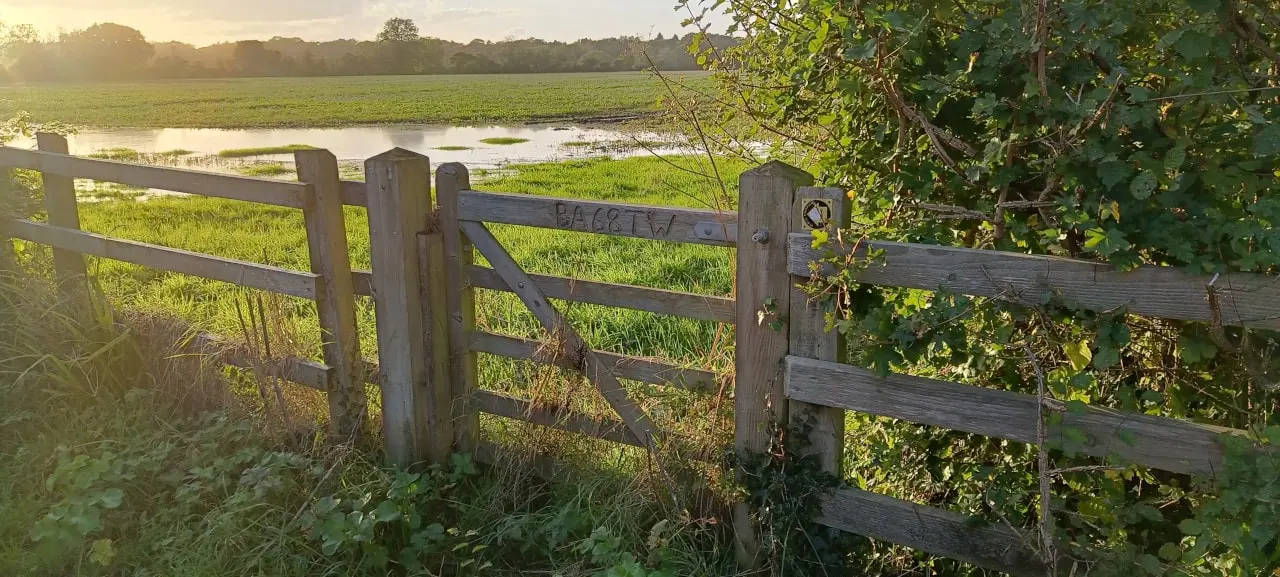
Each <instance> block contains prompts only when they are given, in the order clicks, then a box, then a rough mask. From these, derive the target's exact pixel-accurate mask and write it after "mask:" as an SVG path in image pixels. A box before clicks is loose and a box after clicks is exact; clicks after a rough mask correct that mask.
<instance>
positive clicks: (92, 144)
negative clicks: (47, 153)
mask: <svg viewBox="0 0 1280 577" xmlns="http://www.w3.org/2000/svg"><path fill="white" fill-rule="evenodd" d="M68 140H69V144H70V148H71V153H72V154H75V155H78V156H87V155H90V154H93V153H97V152H101V151H107V150H111V149H129V150H133V151H136V152H138V153H140V154H142V155H143V156H144V157H143V161H144V162H148V161H154V162H156V163H158V164H168V165H176V166H190V167H193V168H201V169H205V170H219V169H220V168H221V167H223V166H224V165H225V166H229V167H230V168H228V169H226V170H220V171H223V172H226V171H230V169H231V168H235V167H236V166H242V164H241V162H243V161H244V160H248V161H252V160H280V161H288V160H290V159H291V158H292V154H278V155H259V156H253V157H248V158H247V159H240V160H239V161H236V160H229V159H221V158H218V157H217V154H218V153H219V152H221V151H224V150H231V149H245V148H262V147H273V146H283V145H288V144H305V145H310V146H315V147H317V148H324V149H327V150H329V151H330V152H332V153H333V154H334V155H335V156H337V157H338V159H339V160H345V161H364V160H365V159H367V158H369V157H371V156H375V155H378V154H381V153H383V152H386V151H387V150H390V149H392V148H396V147H399V148H405V149H408V150H412V151H414V152H418V153H420V154H425V155H427V156H429V157H430V158H431V162H432V164H433V165H437V166H438V165H440V164H443V163H446V162H462V163H465V164H466V165H467V166H468V167H472V168H498V167H501V166H504V165H507V164H513V163H527V162H551V161H558V160H570V159H575V158H590V157H599V156H612V157H627V156H639V155H647V154H653V153H658V154H681V153H689V152H691V150H689V149H688V148H686V147H684V146H681V145H680V144H678V143H676V142H673V141H672V140H671V139H670V137H669V136H666V135H660V134H654V133H638V132H625V131H622V130H611V129H607V128H598V127H578V126H366V127H348V128H298V129H261V130H221V129H208V128H162V129H154V130H140V129H112V130H95V129H86V130H81V131H80V132H79V133H78V134H75V135H73V136H71V137H70V138H69V139H68ZM486 140H488V141H490V142H503V141H508V142H514V143H512V144H489V143H486V142H484V141H486ZM517 141H518V142H517ZM11 146H17V147H23V148H31V147H33V146H34V142H32V141H31V140H25V141H24V140H19V141H16V142H14V143H13V144H11ZM441 148H444V150H441ZM174 150H181V151H190V152H191V153H192V154H191V155H186V156H164V155H163V153H167V152H169V151H174ZM148 155H154V156H150V157H148Z"/></svg>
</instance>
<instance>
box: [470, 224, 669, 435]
mask: <svg viewBox="0 0 1280 577" xmlns="http://www.w3.org/2000/svg"><path fill="white" fill-rule="evenodd" d="M461 226H462V232H463V233H465V234H466V235H467V238H469V239H471V242H472V244H474V245H475V247H476V250H478V251H480V254H482V255H484V257H485V258H486V259H488V260H489V263H490V264H492V265H493V270H495V271H498V274H500V275H502V280H504V281H506V282H507V286H509V287H511V288H512V289H514V290H515V293H516V296H518V297H520V300H521V301H523V302H524V304H525V306H527V307H529V310H530V311H531V312H532V313H533V316H534V317H537V319H538V322H540V323H542V327H543V328H544V329H546V330H547V332H548V333H550V334H551V335H553V338H555V339H557V340H559V341H560V342H562V343H563V344H564V348H563V350H565V351H578V355H580V357H581V358H580V359H575V364H576V365H578V367H579V369H580V370H581V371H582V372H583V373H584V374H586V376H587V378H588V379H589V380H590V381H591V383H592V384H594V385H595V387H596V390H598V391H600V394H601V396H603V397H604V399H605V401H606V402H608V403H609V406H610V407H613V410H614V411H616V412H617V413H618V416H619V417H622V421H623V422H625V423H626V424H627V428H629V429H631V432H632V433H635V435H636V438H639V439H642V440H644V441H645V443H647V444H650V446H655V445H654V444H655V443H656V442H657V440H658V439H657V435H658V430H657V429H656V428H655V427H654V426H653V423H651V422H650V421H649V416H648V415H646V414H645V413H644V411H643V410H641V409H640V406H639V405H637V404H636V402H635V401H634V400H632V399H631V398H630V397H628V396H627V390H626V389H625V388H623V386H622V383H620V382H618V379H617V377H615V376H613V373H612V372H611V365H609V364H608V363H607V362H605V361H604V360H603V359H602V358H600V356H599V355H597V354H595V352H594V351H592V350H591V349H590V348H587V346H586V343H584V342H583V341H582V338H581V337H579V336H578V333H577V332H576V331H574V330H573V327H572V326H570V325H569V323H568V321H566V320H565V318H564V317H563V316H561V315H560V311H557V310H556V308H555V307H554V306H553V305H552V304H551V303H550V302H549V301H548V300H547V297H546V295H543V294H542V291H540V290H538V287H537V286H536V285H534V283H533V279H531V278H529V275H527V274H525V272H524V271H523V270H521V269H520V266H519V265H518V264H516V261H515V259H513V258H511V255H510V254H508V253H507V251H506V249H504V248H502V245H501V244H500V243H499V242H498V239H496V238H494V237H493V234H492V233H490V232H489V229H487V228H485V226H484V225H483V224H481V223H478V222H471V221H465V220H464V221H462V224H461Z"/></svg>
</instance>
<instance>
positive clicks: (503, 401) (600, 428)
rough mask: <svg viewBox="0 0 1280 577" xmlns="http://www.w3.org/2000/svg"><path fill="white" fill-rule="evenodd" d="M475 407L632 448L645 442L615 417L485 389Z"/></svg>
mask: <svg viewBox="0 0 1280 577" xmlns="http://www.w3.org/2000/svg"><path fill="white" fill-rule="evenodd" d="M476 407H477V408H479V409H480V410H481V411H483V412H486V413H489V414H491V415H498V416H499V417H506V418H508V419H515V420H518V421H525V422H528V423H533V424H535V425H541V426H543V427H550V428H553V429H560V430H561V431H569V432H570V433H577V434H579V435H586V436H588V437H593V438H596V439H604V440H606V441H611V442H614V443H621V444H623V445H631V446H633V447H644V446H645V444H644V442H642V441H640V440H639V439H637V438H636V436H635V435H634V434H633V433H632V432H631V431H630V430H628V429H627V426H626V424H624V423H623V422H622V421H619V420H617V419H607V418H600V419H596V418H593V417H590V416H587V415H584V414H581V413H575V412H572V411H566V410H558V409H555V408H552V407H538V406H534V404H533V403H531V402H529V401H526V400H523V399H517V398H515V397H510V396H507V395H501V394H497V393H491V392H488V391H477V392H476Z"/></svg>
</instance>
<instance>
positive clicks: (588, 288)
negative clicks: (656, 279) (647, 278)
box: [467, 265, 737, 323]
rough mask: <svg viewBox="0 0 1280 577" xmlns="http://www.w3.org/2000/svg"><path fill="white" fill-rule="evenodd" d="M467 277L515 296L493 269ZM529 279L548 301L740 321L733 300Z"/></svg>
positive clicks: (470, 271)
mask: <svg viewBox="0 0 1280 577" xmlns="http://www.w3.org/2000/svg"><path fill="white" fill-rule="evenodd" d="M467 276H468V278H469V279H470V280H471V284H472V286H474V287H476V288H483V289H490V290H496V291H504V292H513V291H512V290H511V289H510V288H509V287H507V283H505V282H503V281H502V276H501V275H499V274H498V273H497V271H495V270H493V269H491V268H486V267H482V266H474V265H473V266H469V267H467ZM529 278H531V279H533V284H534V285H536V286H537V287H538V289H539V290H541V291H542V292H543V294H545V295H547V297H548V298H553V299H561V300H566V301H572V302H579V303H590V304H596V305H604V306H609V307H619V308H625V309H632V310H638V311H648V312H651V313H658V314H663V315H673V316H679V317H685V318H691V319H699V320H704V321H712V322H717V323H733V322H735V321H736V320H737V311H736V310H735V309H736V306H737V305H736V303H735V302H734V300H733V299H728V298H723V297H713V296H706V295H700V294H694V293H686V292H677V291H669V290H662V289H654V288H648V287H639V286H631V285H622V284H612V283H604V282H595V281H586V280H580V279H575V278H568V277H561V276H548V275H539V274H530V275H529Z"/></svg>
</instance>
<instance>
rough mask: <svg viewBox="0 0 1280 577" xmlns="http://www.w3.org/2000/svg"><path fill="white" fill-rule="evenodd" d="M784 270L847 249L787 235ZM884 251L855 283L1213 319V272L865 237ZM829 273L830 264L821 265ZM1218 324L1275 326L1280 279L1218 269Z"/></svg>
mask: <svg viewBox="0 0 1280 577" xmlns="http://www.w3.org/2000/svg"><path fill="white" fill-rule="evenodd" d="M789 245H790V247H789V253H790V257H789V259H788V260H789V264H788V267H789V270H791V273H792V274H796V275H802V276H809V275H810V274H811V273H810V269H809V263H810V262H813V261H816V260H819V259H821V258H822V257H823V255H824V254H826V253H828V252H834V253H839V254H848V252H849V250H850V248H849V247H843V248H840V247H834V246H833V247H824V248H823V249H816V250H815V249H814V248H813V247H812V239H810V238H809V237H808V236H807V235H803V234H793V235H792V236H791V238H790V239H789ZM868 248H874V249H877V250H882V251H884V264H883V265H881V264H879V263H876V264H873V265H872V266H871V267H870V268H868V269H867V270H865V271H861V272H859V273H858V280H859V281H861V282H865V283H869V284H876V285H883V286H897V287H907V288H917V289H924V290H937V289H938V288H940V287H943V288H946V289H948V290H951V291H954V292H958V293H962V294H967V295H976V296H986V297H997V298H1004V299H1009V300H1015V301H1030V302H1040V301H1041V300H1042V299H1043V295H1045V294H1046V293H1047V292H1048V291H1050V290H1052V291H1056V292H1058V293H1060V294H1061V295H1062V297H1063V298H1064V299H1066V300H1067V301H1068V302H1071V303H1076V304H1079V305H1082V306H1084V307H1087V308H1089V309H1092V310H1097V311H1107V310H1112V309H1117V308H1120V307H1127V309H1128V311H1129V312H1131V313H1133V314H1137V315H1142V316H1149V317H1160V318H1167V319H1179V320H1189V321H1201V322H1212V321H1213V320H1214V311H1213V310H1212V308H1211V307H1210V306H1209V299H1208V293H1209V283H1210V281H1212V280H1213V279H1212V277H1206V276H1196V275H1190V274H1187V273H1185V272H1183V271H1181V270H1179V269H1176V268H1173V267H1161V266H1143V267H1139V268H1137V269H1135V270H1131V271H1118V270H1116V269H1115V267H1112V266H1111V265H1108V264H1106V263H1099V262H1091V261H1084V260H1075V259H1068V258H1060V257H1052V256H1037V255H1027V254H1018V253H1011V252H1001V251H994V250H976V249H968V248H955V247H945V246H934V245H922V244H904V243H896V242H880V241H874V242H866V243H863V244H862V245H861V246H859V247H858V252H859V254H860V255H865V254H866V250H867V249H868ZM827 271H828V272H829V269H827ZM1213 290H1214V292H1215V294H1216V295H1217V300H1218V304H1219V309H1220V311H1219V312H1220V313H1221V322H1222V323H1223V324H1226V325H1243V326H1250V327H1258V328H1265V329H1272V330H1277V329H1280V313H1277V312H1276V307H1275V303H1276V302H1277V301H1278V300H1280V277H1276V276H1268V275H1258V274H1249V273H1231V274H1224V275H1222V276H1221V277H1219V278H1218V279H1217V281H1216V282H1214V283H1213Z"/></svg>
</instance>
